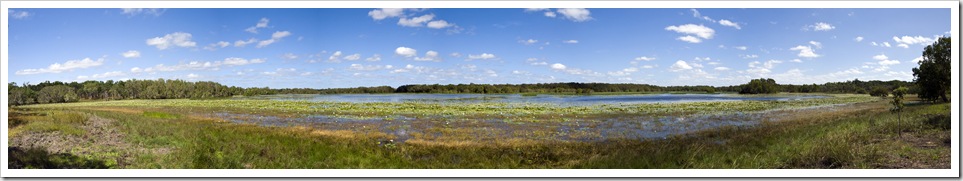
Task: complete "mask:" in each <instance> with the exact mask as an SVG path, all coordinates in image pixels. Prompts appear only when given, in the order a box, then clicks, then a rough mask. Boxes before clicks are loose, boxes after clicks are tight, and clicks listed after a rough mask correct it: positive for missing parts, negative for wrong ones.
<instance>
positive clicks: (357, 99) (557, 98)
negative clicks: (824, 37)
mask: <svg viewBox="0 0 963 181" xmlns="http://www.w3.org/2000/svg"><path fill="white" fill-rule="evenodd" d="M822 97H825V96H813V95H777V96H742V95H738V94H634V95H537V96H522V95H521V94H331V95H314V94H285V95H268V96H253V97H235V98H234V99H266V100H299V101H317V102H352V103H362V102H437V103H479V102H504V103H549V104H560V105H566V104H576V105H582V104H619V103H626V104H634V103H672V102H713V101H744V100H746V101H789V100H799V99H810V98H822Z"/></svg>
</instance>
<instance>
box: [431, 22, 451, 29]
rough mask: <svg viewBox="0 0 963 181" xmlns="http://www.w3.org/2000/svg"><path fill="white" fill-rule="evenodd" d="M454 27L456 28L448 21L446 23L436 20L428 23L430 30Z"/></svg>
mask: <svg viewBox="0 0 963 181" xmlns="http://www.w3.org/2000/svg"><path fill="white" fill-rule="evenodd" d="M452 26H454V24H450V23H448V21H445V20H435V21H431V22H428V28H434V29H442V28H448V27H452Z"/></svg>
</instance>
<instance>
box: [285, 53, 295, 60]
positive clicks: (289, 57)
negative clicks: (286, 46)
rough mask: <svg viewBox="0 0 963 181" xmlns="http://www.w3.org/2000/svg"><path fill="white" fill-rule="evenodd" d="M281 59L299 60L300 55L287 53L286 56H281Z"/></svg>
mask: <svg viewBox="0 0 963 181" xmlns="http://www.w3.org/2000/svg"><path fill="white" fill-rule="evenodd" d="M281 58H284V59H288V60H293V59H298V55H295V54H293V53H285V54H284V55H281Z"/></svg>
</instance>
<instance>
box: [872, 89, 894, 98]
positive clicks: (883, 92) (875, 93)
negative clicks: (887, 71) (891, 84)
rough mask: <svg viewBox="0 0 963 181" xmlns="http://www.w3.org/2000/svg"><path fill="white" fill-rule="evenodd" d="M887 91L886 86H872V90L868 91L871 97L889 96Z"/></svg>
mask: <svg viewBox="0 0 963 181" xmlns="http://www.w3.org/2000/svg"><path fill="white" fill-rule="evenodd" d="M889 91H890V90H889V89H886V87H881V86H880V87H874V88H873V90H872V91H870V92H869V95H870V96H873V97H886V96H889Z"/></svg>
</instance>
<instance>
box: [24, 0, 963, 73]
mask: <svg viewBox="0 0 963 181" xmlns="http://www.w3.org/2000/svg"><path fill="white" fill-rule="evenodd" d="M950 11H951V10H950V9H948V8H947V9H936V8H932V9H871V8H859V9H843V8H830V9H752V8H750V9H720V8H712V9H683V8H679V9H663V8H658V9H644V8H643V9H637V8H623V9H581V8H563V9H555V8H548V9H531V8H530V9H508V8H503V9H457V8H449V9H203V8H196V9H194V8H192V9H87V8H84V9H69V8H67V9H13V8H11V9H10V11H9V13H8V17H9V21H8V23H9V24H8V25H9V26H8V27H9V31H8V32H7V33H9V34H8V37H9V39H8V40H7V41H9V42H8V43H9V47H8V48H9V60H8V62H9V67H8V69H7V70H8V72H7V75H8V76H9V81H10V82H17V83H18V84H19V83H25V82H29V83H33V84H35V83H39V82H43V81H47V80H49V81H66V82H71V81H78V82H80V81H86V80H129V79H158V78H164V79H182V80H189V81H215V82H220V83H222V84H225V85H230V86H239V87H265V86H267V87H271V88H341V87H358V86H381V85H388V86H393V87H397V86H400V85H405V84H461V83H464V84H468V83H476V84H478V83H484V84H506V83H508V84H520V83H551V82H604V83H639V84H652V85H661V86H671V85H711V86H728V85H738V84H743V83H746V82H748V81H749V80H750V79H756V78H773V79H775V80H776V82H777V83H780V84H812V83H816V84H821V83H826V82H839V81H846V80H853V79H857V78H858V79H860V80H904V81H911V80H912V79H913V76H912V71H911V69H912V68H913V67H917V62H918V61H919V60H921V55H922V50H923V48H924V47H926V45H929V44H932V43H933V42H934V41H935V40H936V39H937V38H939V37H942V36H949V35H950V29H951V22H950Z"/></svg>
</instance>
